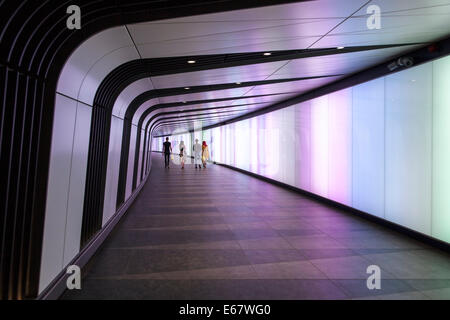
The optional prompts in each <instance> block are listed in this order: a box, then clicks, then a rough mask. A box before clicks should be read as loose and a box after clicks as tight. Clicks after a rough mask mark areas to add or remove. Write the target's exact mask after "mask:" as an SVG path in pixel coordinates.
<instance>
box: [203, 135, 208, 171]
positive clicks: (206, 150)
mask: <svg viewBox="0 0 450 320" xmlns="http://www.w3.org/2000/svg"><path fill="white" fill-rule="evenodd" d="M208 160H209V149H208V145H207V144H206V141H203V144H202V163H203V168H206V161H208Z"/></svg>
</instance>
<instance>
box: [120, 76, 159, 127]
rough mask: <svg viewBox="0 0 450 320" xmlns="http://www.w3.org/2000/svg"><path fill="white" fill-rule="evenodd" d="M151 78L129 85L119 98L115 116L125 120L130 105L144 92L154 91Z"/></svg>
mask: <svg viewBox="0 0 450 320" xmlns="http://www.w3.org/2000/svg"><path fill="white" fill-rule="evenodd" d="M152 89H153V86H152V83H151V81H150V79H149V78H143V79H140V80H138V81H135V82H133V83H131V84H130V85H128V86H127V87H126V88H125V89H124V90H123V91H122V92H121V93H120V95H119V96H118V97H117V100H116V102H115V103H114V107H113V110H112V113H113V115H115V116H117V117H119V118H123V117H124V116H125V113H126V111H127V108H128V106H129V105H130V103H131V102H132V101H133V100H134V98H136V97H137V96H138V95H140V94H141V93H143V92H146V91H149V90H152Z"/></svg>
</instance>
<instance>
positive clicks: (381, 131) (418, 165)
mask: <svg viewBox="0 0 450 320" xmlns="http://www.w3.org/2000/svg"><path fill="white" fill-rule="evenodd" d="M449 83H450V57H445V58H441V59H439V60H436V61H434V62H429V63H427V64H423V65H419V66H417V67H414V68H410V69H407V70H405V71H402V72H399V73H395V74H392V75H389V76H386V77H383V78H379V79H376V80H373V81H370V82H366V83H363V84H360V85H357V86H354V87H351V88H347V89H344V90H341V91H338V92H334V93H331V94H328V95H325V96H322V97H319V98H316V99H312V100H310V101H306V102H303V103H300V104H297V105H294V106H291V107H288V108H284V109H281V110H277V111H274V112H271V113H268V114H264V115H261V116H258V117H255V118H252V119H247V120H243V121H240V122H236V123H232V124H229V125H226V126H222V127H219V128H214V129H211V130H210V131H209V135H210V141H211V146H210V147H211V149H212V150H213V152H212V158H213V160H214V161H216V162H218V163H224V164H227V165H231V166H235V167H238V168H241V169H244V170H247V171H250V172H254V173H257V174H260V175H263V176H266V177H269V178H272V179H275V180H278V181H281V182H283V183H286V184H289V185H293V186H295V187H298V188H301V189H303V190H306V191H309V192H312V193H315V194H318V195H320V196H323V197H326V198H329V199H332V200H334V201H337V202H339V203H342V204H345V205H348V206H351V207H354V208H356V209H359V210H361V211H364V212H367V213H369V214H372V215H375V216H378V217H380V218H383V219H386V220H389V221H391V222H394V223H397V224H399V225H402V226H405V227H407V228H410V229H413V230H416V231H418V232H421V233H423V234H426V235H430V236H432V237H435V238H437V239H440V240H443V241H446V242H450V197H449V195H448V192H449V190H450V90H448V84H449ZM208 137H209V136H208Z"/></svg>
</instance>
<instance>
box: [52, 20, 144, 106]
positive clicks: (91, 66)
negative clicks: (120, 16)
mask: <svg viewBox="0 0 450 320" xmlns="http://www.w3.org/2000/svg"><path fill="white" fill-rule="evenodd" d="M138 58H139V55H138V53H137V51H136V49H135V47H134V46H133V42H132V40H131V38H130V36H129V35H128V33H127V32H126V29H125V27H123V26H122V27H117V28H112V29H108V30H105V31H103V32H100V33H98V34H96V35H94V36H92V37H91V38H89V39H88V40H86V41H85V42H83V44H81V45H80V46H79V47H78V48H77V49H76V50H75V51H74V52H73V53H72V55H71V56H70V58H69V59H68V60H67V62H66V64H65V65H64V68H63V70H62V72H61V74H60V76H59V79H58V87H57V91H58V92H60V93H63V94H65V95H67V96H70V97H72V98H74V99H80V100H81V101H83V102H85V103H88V104H89V105H92V100H93V96H94V95H95V92H96V90H97V88H98V86H99V84H100V83H101V81H102V80H103V78H104V77H105V75H107V74H108V73H109V72H110V71H111V70H113V69H114V68H115V67H117V66H119V65H121V64H122V63H125V62H128V61H129V60H134V59H138Z"/></svg>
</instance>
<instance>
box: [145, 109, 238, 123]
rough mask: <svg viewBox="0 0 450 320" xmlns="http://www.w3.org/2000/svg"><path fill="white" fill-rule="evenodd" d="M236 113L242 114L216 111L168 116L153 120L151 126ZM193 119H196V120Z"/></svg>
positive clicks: (234, 111) (236, 111) (235, 111)
mask: <svg viewBox="0 0 450 320" xmlns="http://www.w3.org/2000/svg"><path fill="white" fill-rule="evenodd" d="M238 112H241V113H242V110H224V111H218V112H207V113H200V114H189V115H184V116H181V115H180V116H170V117H158V119H156V120H155V122H154V123H153V124H152V126H157V125H158V124H159V123H160V122H162V121H166V120H171V119H177V120H189V121H196V120H198V119H200V118H202V117H204V116H215V115H223V114H228V113H238ZM191 117H194V118H191ZM195 117H198V119H197V118H195ZM202 119H203V118H202Z"/></svg>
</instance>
